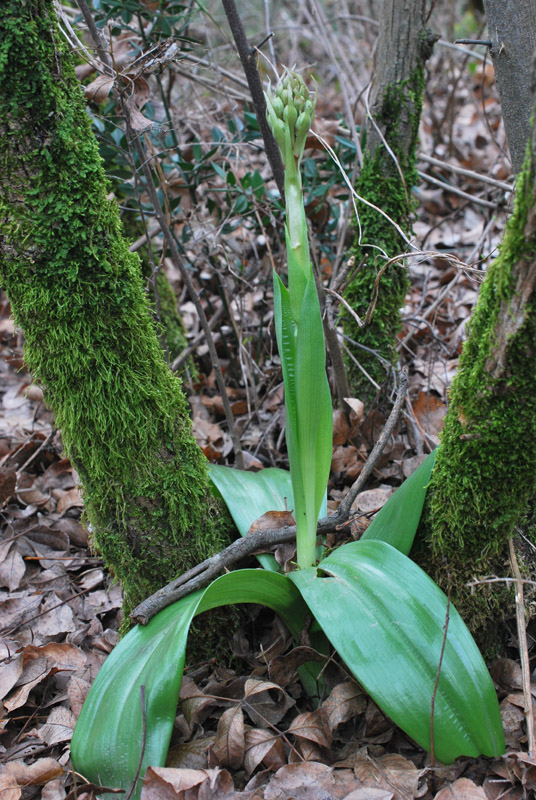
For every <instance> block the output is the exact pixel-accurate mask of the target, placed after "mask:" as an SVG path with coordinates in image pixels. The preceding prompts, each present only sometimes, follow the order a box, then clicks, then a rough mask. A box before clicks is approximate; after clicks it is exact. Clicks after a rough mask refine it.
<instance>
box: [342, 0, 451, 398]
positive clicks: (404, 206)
mask: <svg viewBox="0 0 536 800" xmlns="http://www.w3.org/2000/svg"><path fill="white" fill-rule="evenodd" d="M431 6H432V3H431V2H430V0H403V2H400V1H399V0H385V3H384V8H383V14H382V17H381V21H380V32H379V38H378V45H377V51H376V58H375V74H374V83H373V87H372V93H371V98H370V110H371V117H372V118H371V119H368V120H367V126H366V148H365V152H364V162H363V165H362V169H361V174H360V176H359V178H358V181H357V185H356V191H357V193H358V194H359V195H360V196H362V197H363V198H364V199H365V200H367V201H368V202H370V203H373V204H374V205H375V206H378V207H379V208H381V209H382V210H383V211H384V212H385V213H386V214H387V215H388V216H389V217H390V218H391V219H392V220H393V221H394V222H395V223H396V224H397V225H398V226H399V227H400V228H401V229H402V230H405V231H409V230H410V229H411V213H412V210H413V205H414V203H413V200H412V195H411V189H412V187H413V186H414V185H415V184H416V183H418V180H419V179H418V175H417V172H416V169H415V161H416V149H417V144H418V131H419V123H420V118H421V109H422V93H423V88H424V80H425V75H424V65H425V62H426V60H427V59H428V58H429V56H430V55H431V52H432V48H433V44H434V42H435V41H436V40H437V38H438V37H437V36H435V35H434V34H432V33H431V31H429V30H428V29H427V28H426V22H427V17H428V14H429V12H430V10H431ZM358 213H359V226H358V230H357V233H356V238H355V241H354V245H353V248H352V255H353V256H354V258H355V263H356V266H357V267H358V271H357V273H356V275H355V277H354V278H353V279H352V280H351V282H350V283H349V285H348V286H347V288H346V290H345V293H344V297H345V300H346V301H347V302H348V303H349V305H350V306H351V307H352V308H354V309H355V311H356V312H357V314H358V316H359V317H360V318H361V319H365V318H367V324H366V325H365V327H363V328H360V327H359V326H358V324H357V322H356V321H355V319H354V318H353V317H351V316H350V315H346V316H345V317H344V319H343V326H344V332H345V334H346V335H347V336H348V337H349V338H350V339H351V340H353V341H355V342H356V343H357V345H358V347H357V348H354V347H353V345H352V344H351V345H350V347H352V349H353V355H354V356H355V357H356V358H357V359H358V361H359V363H360V364H361V366H362V367H363V368H364V369H365V370H366V372H367V373H368V375H370V377H371V378H372V379H373V381H374V382H375V383H376V384H381V383H382V382H383V381H384V380H385V377H386V374H387V372H388V369H389V366H390V365H391V364H392V363H393V361H394V360H395V357H396V353H395V345H396V337H397V334H398V332H399V330H400V308H401V307H402V306H403V305H404V298H405V295H406V293H407V291H408V288H409V281H408V278H407V272H406V269H405V267H404V265H403V264H401V263H394V264H391V265H390V266H389V267H388V268H387V269H386V270H384V271H382V267H383V266H384V265H385V261H386V258H385V256H386V257H387V259H389V258H392V257H393V256H396V255H397V254H398V253H403V252H405V251H406V249H407V246H406V245H405V243H404V240H403V238H402V237H401V236H400V234H399V233H398V232H397V230H396V229H395V227H394V226H393V225H392V223H391V222H390V221H389V220H387V219H386V218H385V217H384V216H383V215H382V214H380V213H379V212H378V211H376V210H374V209H372V208H370V207H369V206H366V205H365V204H360V203H359V202H358ZM379 248H381V250H380V249H379ZM382 251H383V252H382ZM378 276H380V277H379V284H378V285H376V284H377V279H378ZM367 312H368V313H367ZM360 346H361V347H360ZM347 367H348V372H349V380H350V384H351V386H352V390H353V393H354V394H355V395H356V396H357V397H359V398H361V399H362V400H365V401H366V400H369V401H370V400H371V399H372V398H373V397H374V396H375V394H376V388H375V387H374V385H373V384H372V383H371V382H370V380H368V378H365V377H364V376H363V373H362V371H361V370H360V369H359V367H357V366H356V365H355V363H354V362H353V360H352V359H350V358H349V359H348V360H347Z"/></svg>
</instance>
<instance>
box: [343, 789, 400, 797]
mask: <svg viewBox="0 0 536 800" xmlns="http://www.w3.org/2000/svg"><path fill="white" fill-rule="evenodd" d="M393 798H394V794H393V792H389V791H386V790H385V789H370V788H369V787H368V786H364V787H362V788H361V789H354V791H353V792H350V794H347V795H346V797H345V798H344V800H393Z"/></svg>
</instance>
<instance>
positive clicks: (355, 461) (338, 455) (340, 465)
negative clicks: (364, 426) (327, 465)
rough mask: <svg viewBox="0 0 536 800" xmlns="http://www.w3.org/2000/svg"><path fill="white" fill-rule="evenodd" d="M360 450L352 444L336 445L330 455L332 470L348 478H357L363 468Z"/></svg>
mask: <svg viewBox="0 0 536 800" xmlns="http://www.w3.org/2000/svg"><path fill="white" fill-rule="evenodd" d="M359 456H360V451H358V449H357V447H355V446H354V445H353V444H351V445H347V446H341V447H336V448H335V450H334V451H333V454H332V456H331V470H332V472H340V473H342V474H343V475H346V476H348V478H349V479H350V480H354V479H355V478H357V476H358V475H359V473H360V472H361V470H362V469H363V461H362V460H361V459H360V457H359Z"/></svg>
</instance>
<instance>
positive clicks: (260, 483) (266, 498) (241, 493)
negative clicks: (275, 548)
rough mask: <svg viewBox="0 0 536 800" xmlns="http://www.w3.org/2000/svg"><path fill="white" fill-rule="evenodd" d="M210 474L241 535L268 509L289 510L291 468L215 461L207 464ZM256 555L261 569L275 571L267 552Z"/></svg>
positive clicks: (272, 559) (272, 561)
mask: <svg viewBox="0 0 536 800" xmlns="http://www.w3.org/2000/svg"><path fill="white" fill-rule="evenodd" d="M209 477H210V480H211V481H212V483H213V484H214V486H215V487H216V488H217V490H218V491H219V493H220V494H221V496H222V498H223V501H224V502H225V505H226V506H227V508H228V509H229V512H230V514H231V516H232V518H233V520H234V522H235V525H236V527H237V528H238V530H239V532H240V535H241V536H246V535H247V532H248V531H249V529H250V528H251V526H252V524H253V523H254V522H255V520H256V519H258V518H259V517H262V515H263V514H266V512H267V511H292V510H293V509H294V495H293V493H292V481H291V480H290V472H287V471H286V470H284V469H275V468H274V467H269V468H268V469H263V470H261V471H260V472H247V471H244V470H239V469H232V468H231V467H224V466H221V465H218V464H211V465H210V466H209ZM257 559H258V561H259V563H260V564H262V566H263V567H264V569H268V570H271V571H272V572H277V571H278V570H279V567H278V565H277V561H276V560H275V558H274V557H273V556H272V555H270V554H269V553H262V554H261V555H259V556H257Z"/></svg>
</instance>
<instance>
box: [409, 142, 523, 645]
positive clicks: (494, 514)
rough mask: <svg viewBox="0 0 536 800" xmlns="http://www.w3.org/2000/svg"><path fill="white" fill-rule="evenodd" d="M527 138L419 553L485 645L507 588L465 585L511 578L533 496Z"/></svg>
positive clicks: (504, 608)
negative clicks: (514, 545)
mask: <svg viewBox="0 0 536 800" xmlns="http://www.w3.org/2000/svg"><path fill="white" fill-rule="evenodd" d="M531 135H532V140H531V145H530V151H529V152H528V153H527V156H526V160H525V164H524V168H523V171H522V172H521V175H520V177H519V178H518V182H517V189H516V202H515V207H514V212H513V215H512V217H511V219H510V221H509V223H508V226H507V229H506V233H505V236H504V240H503V243H502V245H501V249H500V254H499V257H498V258H497V260H496V261H495V262H494V263H493V264H492V266H491V267H490V269H489V271H488V274H487V275H486V278H485V280H484V283H483V285H482V288H481V290H480V296H479V299H478V303H477V306H476V309H475V312H474V315H473V318H472V321H471V325H470V329H469V338H468V340H467V342H466V344H465V346H464V348H463V352H462V355H461V357H460V367H459V371H458V373H457V375H456V378H455V380H454V382H453V385H452V389H451V392H450V405H449V410H448V413H447V417H446V421H445V428H444V431H443V434H442V444H441V448H440V450H439V452H438V455H437V461H436V466H435V469H434V472H433V474H432V479H431V483H430V488H429V491H428V497H427V503H426V508H425V526H424V531H423V538H424V540H425V541H426V543H427V545H428V548H429V550H428V551H427V552H423V550H422V540H421V545H420V556H419V557H420V559H421V561H422V563H423V565H424V566H425V568H426V569H427V571H428V572H431V574H432V575H433V577H434V578H435V579H436V580H437V581H438V582H439V583H440V584H441V585H442V586H443V587H444V588H445V589H446V588H448V584H449V581H450V586H451V595H452V599H453V601H454V602H455V604H456V607H457V608H458V610H459V611H460V613H461V614H462V615H463V616H464V618H465V620H466V621H467V622H468V624H469V626H470V627H471V629H472V630H473V631H474V632H475V633H476V634H477V636H478V637H479V639H480V641H481V643H483V644H485V643H486V634H491V635H492V636H494V631H493V628H496V626H497V624H500V622H501V621H502V620H503V619H504V617H505V615H510V616H511V615H512V612H513V606H512V602H511V600H510V602H508V603H506V602H505V591H504V584H503V585H500V584H489V585H487V586H486V585H484V586H483V587H481V588H480V589H477V590H476V592H475V593H474V594H472V593H471V590H470V589H468V588H467V587H466V586H465V584H466V583H467V582H468V581H470V580H471V579H472V578H473V577H475V576H476V577H485V576H490V575H498V576H504V575H505V574H508V571H509V570H508V549H509V548H508V541H509V539H510V537H511V536H512V535H513V534H514V533H515V528H516V526H517V525H519V524H520V523H521V522H522V520H523V517H524V514H526V512H527V510H528V508H529V502H530V500H531V499H532V498H533V497H534V496H535V495H536V446H535V445H536V128H535V127H533V129H532V134H531ZM529 532H530V528H529ZM529 535H531V536H534V533H533V532H532V533H530V534H529ZM430 550H431V554H432V555H431V561H430ZM530 561H531V562H532V564H534V555H533V554H532V555H531V556H530ZM488 641H490V640H489V639H488ZM495 641H496V639H495Z"/></svg>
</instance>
